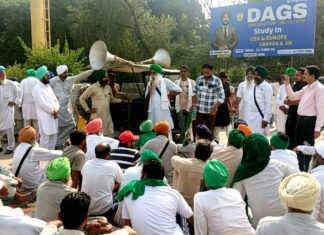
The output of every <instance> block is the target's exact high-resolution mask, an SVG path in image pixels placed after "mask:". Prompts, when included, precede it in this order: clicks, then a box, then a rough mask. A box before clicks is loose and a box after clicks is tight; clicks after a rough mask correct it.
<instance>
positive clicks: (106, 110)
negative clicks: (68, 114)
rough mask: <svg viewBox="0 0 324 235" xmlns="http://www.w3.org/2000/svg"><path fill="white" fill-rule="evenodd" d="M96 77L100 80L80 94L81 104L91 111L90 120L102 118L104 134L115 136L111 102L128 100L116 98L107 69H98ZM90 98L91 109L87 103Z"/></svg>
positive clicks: (87, 110)
mask: <svg viewBox="0 0 324 235" xmlns="http://www.w3.org/2000/svg"><path fill="white" fill-rule="evenodd" d="M95 78H96V80H97V81H98V82H96V83H95V84H93V85H91V86H90V87H89V88H88V89H87V90H86V91H85V92H83V94H82V95H81V96H80V98H79V99H80V104H81V106H82V108H83V109H84V110H85V111H86V112H88V113H91V116H90V120H94V119H96V118H101V120H102V123H103V128H102V129H103V135H104V136H109V137H112V138H113V137H114V123H113V121H112V119H111V114H110V106H109V103H110V102H112V103H121V102H123V103H127V102H128V101H127V100H121V99H116V98H115V97H114V96H113V92H112V90H111V88H110V86H109V85H108V74H107V70H103V69H102V70H98V71H96V72H95ZM88 98H91V104H92V107H91V109H90V108H89V106H88V104H87V100H88Z"/></svg>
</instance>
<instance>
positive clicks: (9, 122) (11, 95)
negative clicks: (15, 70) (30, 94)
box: [0, 79, 21, 150]
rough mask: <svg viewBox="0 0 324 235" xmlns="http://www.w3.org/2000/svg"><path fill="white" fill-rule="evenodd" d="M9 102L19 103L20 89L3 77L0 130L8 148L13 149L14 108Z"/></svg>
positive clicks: (0, 96) (0, 93)
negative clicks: (6, 140)
mask: <svg viewBox="0 0 324 235" xmlns="http://www.w3.org/2000/svg"><path fill="white" fill-rule="evenodd" d="M9 102H14V103H15V104H19V103H20V102H21V92H20V89H19V88H18V87H17V86H16V85H15V83H14V82H12V81H10V80H7V79H5V80H4V81H3V83H2V84H0V131H1V132H5V133H6V135H7V139H8V146H7V149H8V150H14V148H15V136H14V115H15V114H14V109H15V107H14V106H12V107H10V106H9V105H8V103H9ZM0 146H1V139H0Z"/></svg>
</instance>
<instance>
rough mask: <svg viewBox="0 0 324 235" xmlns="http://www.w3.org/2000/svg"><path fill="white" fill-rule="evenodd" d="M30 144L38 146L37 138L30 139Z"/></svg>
mask: <svg viewBox="0 0 324 235" xmlns="http://www.w3.org/2000/svg"><path fill="white" fill-rule="evenodd" d="M30 144H31V146H33V147H38V143H37V141H36V139H33V140H31V141H30Z"/></svg>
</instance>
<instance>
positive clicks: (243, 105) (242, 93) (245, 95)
mask: <svg viewBox="0 0 324 235" xmlns="http://www.w3.org/2000/svg"><path fill="white" fill-rule="evenodd" d="M253 82H254V68H253V67H248V68H247V69H246V72H245V81H244V82H241V83H240V85H239V86H238V89H237V95H236V96H237V98H236V104H235V110H236V112H237V110H239V119H241V120H244V121H247V120H248V117H249V113H250V102H251V100H250V97H251V94H252V93H253Z"/></svg>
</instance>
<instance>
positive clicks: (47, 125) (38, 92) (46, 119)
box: [32, 82, 60, 144]
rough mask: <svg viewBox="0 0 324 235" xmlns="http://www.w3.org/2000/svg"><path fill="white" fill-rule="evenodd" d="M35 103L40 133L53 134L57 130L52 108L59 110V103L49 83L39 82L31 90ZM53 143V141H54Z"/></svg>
mask: <svg viewBox="0 0 324 235" xmlns="http://www.w3.org/2000/svg"><path fill="white" fill-rule="evenodd" d="M32 94H33V97H34V102H35V105H36V113H37V117H38V125H39V127H40V131H41V133H42V132H44V134H45V135H55V134H57V130H58V122H57V119H54V116H53V112H54V110H59V108H60V104H59V101H58V100H57V98H56V96H55V94H54V92H53V89H52V88H51V86H50V85H44V84H43V83H42V82H39V83H38V84H37V85H36V86H35V87H34V89H33V91H32ZM54 144H55V143H54Z"/></svg>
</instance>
